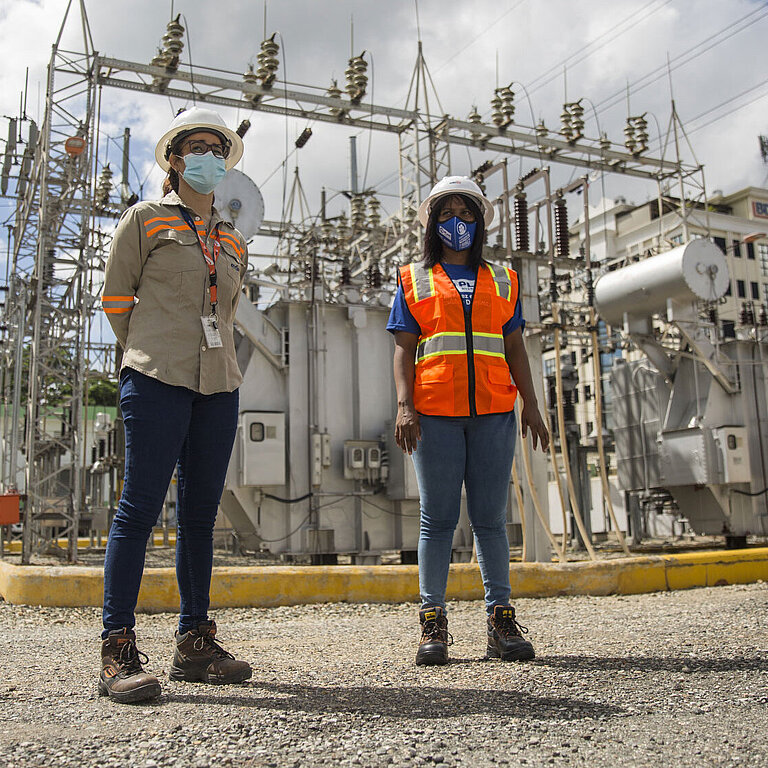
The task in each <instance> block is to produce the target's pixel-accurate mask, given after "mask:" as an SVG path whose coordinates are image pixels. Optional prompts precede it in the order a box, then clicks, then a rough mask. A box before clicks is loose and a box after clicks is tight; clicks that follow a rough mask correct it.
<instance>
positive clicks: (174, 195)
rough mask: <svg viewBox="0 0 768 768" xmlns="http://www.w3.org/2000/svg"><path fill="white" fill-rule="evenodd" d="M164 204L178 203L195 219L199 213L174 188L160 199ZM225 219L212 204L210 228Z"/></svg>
mask: <svg viewBox="0 0 768 768" xmlns="http://www.w3.org/2000/svg"><path fill="white" fill-rule="evenodd" d="M160 202H161V203H162V204H163V205H178V206H181V207H182V208H183V209H184V210H185V211H189V213H190V214H191V215H192V218H193V219H196V218H197V214H196V213H195V211H193V210H192V209H191V208H190V207H189V206H188V205H187V204H186V203H185V202H184V201H183V200H182V199H181V198H180V197H179V193H178V192H175V191H174V190H171V191H170V192H169V193H168V194H167V195H165V197H163V199H162V200H161V201H160ZM221 221H223V219H222V218H221V214H220V213H219V212H218V211H217V210H216V206H215V205H212V206H211V224H210V228H211V230H213V228H214V227H215V226H216V225H217V224H218V223H219V222H221Z"/></svg>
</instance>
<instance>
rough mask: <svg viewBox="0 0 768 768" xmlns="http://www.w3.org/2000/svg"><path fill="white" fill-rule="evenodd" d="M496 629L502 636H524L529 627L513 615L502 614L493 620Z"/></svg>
mask: <svg viewBox="0 0 768 768" xmlns="http://www.w3.org/2000/svg"><path fill="white" fill-rule="evenodd" d="M493 624H494V627H495V628H496V631H497V632H498V633H499V634H500V635H501V636H502V637H522V636H523V635H527V634H528V627H524V626H523V625H522V624H521V623H520V622H519V621H518V620H517V619H516V618H514V617H513V616H502V617H501V619H498V620H494V622H493Z"/></svg>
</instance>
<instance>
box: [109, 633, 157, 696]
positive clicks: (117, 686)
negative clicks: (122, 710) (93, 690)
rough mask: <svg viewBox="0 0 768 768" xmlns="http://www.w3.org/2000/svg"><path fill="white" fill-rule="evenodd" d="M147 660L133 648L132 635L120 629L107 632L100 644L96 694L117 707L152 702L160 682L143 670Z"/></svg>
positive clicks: (133, 634) (134, 635)
mask: <svg viewBox="0 0 768 768" xmlns="http://www.w3.org/2000/svg"><path fill="white" fill-rule="evenodd" d="M147 661H148V659H147V657H146V656H145V655H144V654H143V653H142V652H141V651H139V649H138V648H137V647H136V633H135V632H134V631H133V630H131V629H123V630H119V631H114V632H112V633H110V635H109V637H108V638H107V639H106V640H102V642H101V674H100V675H99V693H100V694H101V695H102V696H109V697H110V698H111V699H114V700H115V701H119V702H120V703H121V704H130V703H131V702H135V701H144V700H145V699H154V698H156V697H158V696H159V695H160V682H159V681H158V679H157V678H156V677H154V676H153V675H149V674H147V673H146V672H145V671H144V668H143V667H142V666H141V665H142V664H146V663H147Z"/></svg>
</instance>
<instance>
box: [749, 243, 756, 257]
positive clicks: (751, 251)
mask: <svg viewBox="0 0 768 768" xmlns="http://www.w3.org/2000/svg"><path fill="white" fill-rule="evenodd" d="M747 258H748V259H752V261H754V260H755V244H754V243H747Z"/></svg>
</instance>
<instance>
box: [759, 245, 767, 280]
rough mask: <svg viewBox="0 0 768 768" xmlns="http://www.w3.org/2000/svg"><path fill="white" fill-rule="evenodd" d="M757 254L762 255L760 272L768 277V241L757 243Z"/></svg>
mask: <svg viewBox="0 0 768 768" xmlns="http://www.w3.org/2000/svg"><path fill="white" fill-rule="evenodd" d="M757 255H758V256H759V257H760V274H761V275H765V276H766V277H768V243H758V244H757Z"/></svg>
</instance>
